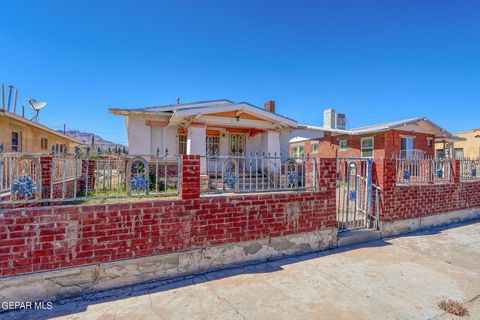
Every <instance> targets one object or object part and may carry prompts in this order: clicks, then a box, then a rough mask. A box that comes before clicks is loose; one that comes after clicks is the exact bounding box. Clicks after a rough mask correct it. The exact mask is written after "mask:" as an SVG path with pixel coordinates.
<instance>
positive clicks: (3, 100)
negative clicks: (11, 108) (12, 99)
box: [2, 83, 5, 111]
mask: <svg viewBox="0 0 480 320" xmlns="http://www.w3.org/2000/svg"><path fill="white" fill-rule="evenodd" d="M2 110H4V111H5V85H4V84H3V83H2Z"/></svg>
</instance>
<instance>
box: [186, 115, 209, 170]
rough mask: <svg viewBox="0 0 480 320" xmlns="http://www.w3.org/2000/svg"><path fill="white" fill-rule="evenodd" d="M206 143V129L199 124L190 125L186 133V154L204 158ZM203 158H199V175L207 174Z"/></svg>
mask: <svg viewBox="0 0 480 320" xmlns="http://www.w3.org/2000/svg"><path fill="white" fill-rule="evenodd" d="M206 142H207V127H206V126H205V125H201V124H191V125H190V126H189V127H188V133H187V154H196V155H200V156H205V154H206V150H207V148H206ZM206 163H207V162H206V159H205V157H203V158H200V173H201V174H206V173H207V166H206Z"/></svg>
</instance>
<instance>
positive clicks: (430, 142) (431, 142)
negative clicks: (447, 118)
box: [427, 138, 433, 147]
mask: <svg viewBox="0 0 480 320" xmlns="http://www.w3.org/2000/svg"><path fill="white" fill-rule="evenodd" d="M427 147H433V139H432V138H427Z"/></svg>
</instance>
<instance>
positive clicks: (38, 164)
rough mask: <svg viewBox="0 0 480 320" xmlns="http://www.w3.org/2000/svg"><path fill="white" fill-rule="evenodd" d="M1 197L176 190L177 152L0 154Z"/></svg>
mask: <svg viewBox="0 0 480 320" xmlns="http://www.w3.org/2000/svg"><path fill="white" fill-rule="evenodd" d="M0 182H1V185H0V186H1V194H0V200H1V201H5V202H12V201H40V202H42V201H51V200H59V201H63V200H68V201H70V200H89V199H96V198H122V197H127V198H128V197H145V196H152V197H154V196H169V195H177V194H178V190H179V183H180V157H179V156H177V155H168V153H165V154H160V152H157V154H154V155H128V154H123V153H120V152H105V151H100V150H99V151H98V152H90V151H87V152H83V153H81V152H80V151H78V150H77V152H76V153H75V154H65V153H64V154H39V153H38V154H25V153H0Z"/></svg>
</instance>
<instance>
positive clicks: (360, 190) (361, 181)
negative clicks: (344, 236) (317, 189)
mask: <svg viewBox="0 0 480 320" xmlns="http://www.w3.org/2000/svg"><path fill="white" fill-rule="evenodd" d="M336 195H337V225H338V230H339V231H348V230H354V229H367V228H376V227H377V224H378V223H377V222H378V216H379V214H378V213H379V202H378V201H379V193H378V188H377V187H376V186H374V185H373V183H372V160H371V159H365V158H338V159H337V191H336Z"/></svg>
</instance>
